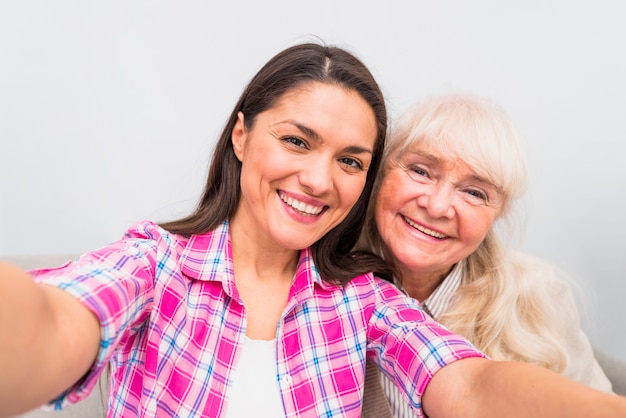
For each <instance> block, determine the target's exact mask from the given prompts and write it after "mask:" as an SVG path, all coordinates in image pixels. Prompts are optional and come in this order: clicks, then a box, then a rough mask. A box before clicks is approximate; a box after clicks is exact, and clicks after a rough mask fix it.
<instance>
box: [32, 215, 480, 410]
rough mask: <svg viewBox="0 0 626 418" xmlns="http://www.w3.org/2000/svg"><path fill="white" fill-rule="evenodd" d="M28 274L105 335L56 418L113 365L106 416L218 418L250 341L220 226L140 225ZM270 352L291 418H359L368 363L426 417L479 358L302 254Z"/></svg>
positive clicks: (418, 315) (372, 290) (399, 299)
mask: <svg viewBox="0 0 626 418" xmlns="http://www.w3.org/2000/svg"><path fill="white" fill-rule="evenodd" d="M32 273H33V274H34V275H35V276H36V280H37V281H38V282H45V283H49V284H54V285H56V286H58V287H60V288H63V289H65V290H66V291H67V292H69V293H71V294H72V295H73V296H75V297H76V298H78V299H79V300H80V301H81V302H82V303H83V304H84V305H85V306H87V307H88V308H89V309H90V310H92V311H93V312H94V313H95V314H96V315H97V316H98V318H99V319H100V324H101V328H102V337H101V338H102V339H101V343H100V351H99V354H98V358H97V360H96V362H95V364H94V365H93V367H92V369H91V370H90V371H89V373H88V374H87V375H86V376H85V378H84V379H82V380H81V381H80V382H78V383H77V384H76V385H75V386H74V387H72V388H70V389H69V390H68V391H67V392H66V393H64V394H63V395H61V396H60V397H59V398H58V399H56V400H54V401H52V402H51V405H52V407H53V408H55V409H59V408H61V407H62V406H64V405H66V404H70V403H74V402H76V401H78V400H79V399H82V398H84V397H85V396H86V395H87V394H88V393H89V391H91V390H92V389H93V387H94V385H95V383H96V381H97V379H98V376H99V375H100V373H101V372H102V371H103V369H104V368H105V366H106V365H107V364H108V363H109V362H110V364H111V391H110V394H109V399H108V416H109V417H125V418H126V417H169V416H175V417H199V416H202V417H220V416H222V415H223V414H224V412H225V410H226V408H228V401H229V395H230V388H231V386H232V382H231V380H230V379H231V378H232V371H233V369H234V368H235V367H236V366H237V360H238V356H239V354H240V352H241V347H242V343H243V337H244V335H245V330H246V315H245V309H244V307H243V305H242V303H241V300H240V298H239V294H238V293H237V289H236V287H235V281H234V277H233V262H232V252H231V242H230V235H229V233H228V223H227V222H225V223H224V224H223V225H221V226H220V227H218V228H216V229H215V230H214V231H212V232H210V233H207V234H203V235H195V236H192V237H190V238H186V237H183V236H180V235H175V234H171V233H169V232H167V231H165V230H163V229H162V228H160V227H159V226H157V225H156V224H154V223H152V222H143V223H140V224H137V225H135V226H134V227H132V228H131V229H129V230H128V232H127V233H126V235H125V236H124V238H123V239H121V240H120V241H118V242H115V243H113V244H111V245H109V246H106V247H104V248H102V249H100V250H98V251H95V252H92V253H89V254H86V255H84V256H82V257H80V258H78V259H77V260H75V261H73V262H71V263H68V264H67V265H65V266H61V267H59V268H54V269H42V270H37V271H34V272H32ZM276 350H277V359H276V384H277V385H278V387H279V390H280V393H281V396H282V400H283V406H284V410H285V416H286V417H322V416H324V417H358V416H359V415H360V409H361V401H362V399H361V397H362V392H363V381H364V372H365V358H366V356H367V357H368V358H371V359H372V361H374V362H375V363H376V364H378V365H379V366H380V367H381V368H382V369H383V370H384V371H385V372H386V373H387V374H388V375H390V376H391V378H392V379H393V380H394V381H396V382H397V383H398V385H399V386H400V387H401V388H402V389H401V391H402V392H403V393H406V394H407V397H408V399H409V401H410V403H411V405H412V406H413V408H414V410H415V411H416V413H417V414H418V415H419V416H422V414H423V413H422V410H421V395H422V393H423V392H424V389H425V388H426V386H427V385H428V382H429V381H430V379H431V377H432V375H433V374H434V373H435V372H436V371H437V370H439V369H440V368H441V367H443V366H444V365H445V364H447V363H450V362H452V361H455V360H457V359H460V358H465V357H473V356H482V354H481V353H480V352H478V351H477V350H476V349H474V348H473V347H472V346H471V345H470V344H469V343H468V342H467V341H465V340H464V339H463V338H461V337H459V336H457V335H455V334H452V333H450V332H448V331H447V330H445V329H444V328H442V327H441V326H440V325H438V324H437V323H435V322H433V321H432V320H430V319H429V318H427V317H426V316H425V315H424V314H423V313H422V312H421V311H420V310H419V309H418V306H417V305H416V303H415V302H414V301H413V300H412V299H411V298H408V297H406V296H404V295H403V294H402V293H401V292H400V291H399V290H398V289H397V288H396V287H394V286H393V285H391V284H390V283H387V282H385V281H383V280H380V279H377V278H375V277H373V276H372V275H371V274H368V275H362V276H359V277H356V278H355V279H353V280H352V281H351V282H350V283H349V284H347V285H344V286H335V285H330V284H328V283H326V282H324V281H322V280H321V278H320V276H319V274H318V272H317V269H316V268H315V265H314V264H313V259H312V257H311V252H310V250H308V249H306V250H303V251H301V254H300V259H299V262H298V266H297V270H296V274H295V277H294V282H293V285H292V287H291V293H290V296H289V301H288V303H287V306H286V307H285V310H284V312H283V315H282V317H281V319H280V322H279V324H278V329H277V331H276Z"/></svg>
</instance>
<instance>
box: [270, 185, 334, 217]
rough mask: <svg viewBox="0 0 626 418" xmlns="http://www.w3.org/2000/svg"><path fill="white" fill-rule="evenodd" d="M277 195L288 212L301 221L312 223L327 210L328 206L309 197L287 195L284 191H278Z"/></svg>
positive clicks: (293, 194)
mask: <svg viewBox="0 0 626 418" xmlns="http://www.w3.org/2000/svg"><path fill="white" fill-rule="evenodd" d="M277 193H278V198H279V199H280V200H281V201H282V203H283V205H284V207H285V208H286V209H287V210H288V212H289V213H290V214H291V215H292V216H294V217H296V218H298V220H301V221H303V220H305V221H308V222H312V221H314V220H315V219H317V218H319V216H320V215H321V214H322V213H324V212H325V211H326V210H327V209H328V205H326V204H325V203H324V202H321V201H320V200H317V199H313V198H311V197H309V196H305V195H300V194H295V193H289V192H285V191H284V190H278V191H277Z"/></svg>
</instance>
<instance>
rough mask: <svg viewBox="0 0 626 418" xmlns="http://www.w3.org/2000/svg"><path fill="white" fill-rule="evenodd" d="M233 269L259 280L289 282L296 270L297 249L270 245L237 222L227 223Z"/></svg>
mask: <svg viewBox="0 0 626 418" xmlns="http://www.w3.org/2000/svg"><path fill="white" fill-rule="evenodd" d="M229 228H230V237H231V243H232V252H233V265H234V267H235V271H246V272H248V273H251V274H253V275H254V276H256V277H257V278H258V279H259V280H265V279H266V280H285V281H289V282H291V280H292V278H293V275H294V274H295V271H296V265H297V263H298V256H299V251H297V250H291V249H286V248H282V247H279V246H277V245H272V244H271V243H268V242H265V241H264V240H262V239H259V237H258V236H257V235H255V234H254V232H253V233H250V232H249V231H250V230H249V229H247V228H240V227H239V224H238V223H237V222H231V223H230V224H229Z"/></svg>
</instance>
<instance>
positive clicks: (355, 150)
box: [279, 119, 374, 154]
mask: <svg viewBox="0 0 626 418" xmlns="http://www.w3.org/2000/svg"><path fill="white" fill-rule="evenodd" d="M281 123H287V124H290V125H293V126H295V127H296V128H297V129H298V130H300V132H302V133H303V134H304V135H306V136H307V137H309V138H311V139H313V140H315V141H320V140H321V139H322V137H321V136H320V134H318V133H317V132H316V131H315V130H314V129H312V128H309V127H308V126H306V125H303V124H301V123H299V122H296V121H295V120H293V119H287V120H285V121H282V122H279V124H281ZM345 151H346V152H348V153H350V154H374V151H373V150H371V149H369V148H363V147H359V146H357V145H350V146H348V147H346V148H345Z"/></svg>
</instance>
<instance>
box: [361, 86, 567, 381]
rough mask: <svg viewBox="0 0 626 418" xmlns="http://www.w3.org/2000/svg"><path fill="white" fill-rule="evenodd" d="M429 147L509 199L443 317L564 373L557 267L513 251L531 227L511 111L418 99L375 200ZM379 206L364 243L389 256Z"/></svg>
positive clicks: (472, 335)
mask: <svg viewBox="0 0 626 418" xmlns="http://www.w3.org/2000/svg"><path fill="white" fill-rule="evenodd" d="M421 147H426V148H427V149H435V150H437V151H439V152H440V153H441V154H442V155H446V156H447V157H448V158H451V159H459V160H462V161H464V162H465V163H467V164H468V165H469V166H470V167H471V168H472V169H473V170H474V171H475V172H476V173H477V174H478V175H480V176H482V177H484V178H487V179H488V180H489V181H491V182H492V183H493V184H494V185H496V186H498V187H499V189H500V190H501V193H502V197H503V201H504V204H503V207H502V210H501V213H500V215H499V217H498V219H497V220H496V222H495V223H494V225H493V226H492V227H491V229H490V230H489V232H488V233H487V235H486V237H485V238H484V240H483V241H482V243H481V244H480V245H479V247H478V248H477V249H476V251H475V252H474V253H472V254H470V255H469V256H468V257H467V258H465V259H464V260H461V261H460V262H461V263H464V265H463V269H464V270H463V271H464V276H463V279H462V281H461V285H460V288H459V289H458V291H457V293H456V295H455V298H454V300H453V301H452V303H451V306H450V307H449V310H448V312H445V313H444V314H442V315H441V316H439V317H437V318H436V319H437V320H438V321H439V322H440V323H442V324H443V325H445V326H446V327H447V328H449V329H450V330H452V331H454V332H456V333H459V334H461V335H463V336H464V337H466V338H467V339H468V340H469V341H471V342H472V343H473V344H474V345H475V346H476V347H478V348H479V349H480V350H482V351H483V352H485V353H486V354H487V355H489V356H491V357H492V358H494V359H496V360H517V361H524V362H530V363H535V364H538V365H540V366H543V367H546V368H549V369H552V370H554V371H556V372H562V371H563V370H564V369H565V367H566V364H567V358H566V354H565V353H566V351H565V348H564V347H565V346H564V344H565V341H564V339H565V337H564V335H563V330H562V329H560V326H559V324H560V323H562V320H561V318H562V316H563V314H562V312H559V310H560V309H562V308H563V307H555V306H553V303H552V301H551V300H550V299H551V297H552V296H554V295H550V294H549V293H548V292H547V291H546V289H545V286H544V284H547V283H550V282H553V281H554V280H557V270H556V269H555V268H553V267H552V266H550V265H549V264H548V263H546V262H544V261H542V260H539V259H536V258H532V257H530V256H526V255H524V254H521V253H519V252H517V251H514V250H512V249H510V241H511V238H512V237H513V236H514V235H515V234H519V233H521V232H523V229H524V228H523V226H524V225H525V220H524V219H523V217H522V218H520V215H522V214H521V212H519V210H518V209H520V205H519V204H520V203H521V202H520V198H521V197H523V196H524V194H525V191H526V183H527V168H526V162H525V157H524V154H523V152H522V149H521V146H520V141H519V139H518V136H517V134H516V132H515V131H514V129H513V128H512V124H511V122H510V120H509V118H508V116H507V115H506V113H505V112H504V111H503V110H502V108H501V107H500V106H498V105H496V104H495V103H493V102H492V101H490V100H488V99H486V98H483V97H478V96H475V95H473V94H468V93H449V94H444V95H440V96H434V97H430V98H428V99H426V100H424V101H422V102H420V103H418V104H416V105H415V106H414V107H412V108H411V109H409V111H407V112H406V113H405V114H404V115H403V116H402V117H401V118H400V119H399V121H398V123H397V124H396V126H395V127H394V128H393V129H392V131H391V134H390V136H389V138H388V143H387V148H386V149H385V154H384V158H383V167H382V169H381V171H380V172H379V175H378V177H377V180H376V183H375V186H374V191H373V197H372V198H373V199H376V196H377V194H378V189H379V187H380V183H381V180H382V178H383V176H384V173H385V168H386V167H387V166H388V165H390V164H395V161H396V159H397V158H398V157H399V156H400V155H402V154H403V153H404V152H405V151H406V150H407V149H413V150H414V149H419V148H421ZM374 206H375V205H371V206H370V208H369V210H368V216H367V219H366V225H365V227H364V230H363V234H362V236H361V239H360V241H359V244H358V248H363V249H370V250H372V251H374V252H376V253H377V254H379V255H381V256H384V252H383V248H384V245H385V244H384V242H382V239H381V237H380V234H379V232H378V229H377V227H376V221H375V216H374ZM395 274H396V276H395V278H396V280H398V281H399V282H400V283H401V281H402V278H401V277H399V273H398V272H395ZM542 283H543V284H542ZM570 311H571V310H570ZM574 311H575V309H574Z"/></svg>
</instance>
